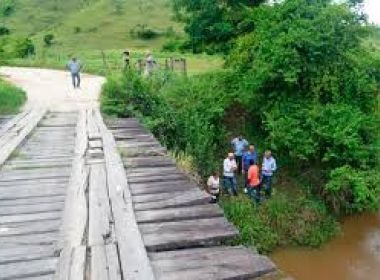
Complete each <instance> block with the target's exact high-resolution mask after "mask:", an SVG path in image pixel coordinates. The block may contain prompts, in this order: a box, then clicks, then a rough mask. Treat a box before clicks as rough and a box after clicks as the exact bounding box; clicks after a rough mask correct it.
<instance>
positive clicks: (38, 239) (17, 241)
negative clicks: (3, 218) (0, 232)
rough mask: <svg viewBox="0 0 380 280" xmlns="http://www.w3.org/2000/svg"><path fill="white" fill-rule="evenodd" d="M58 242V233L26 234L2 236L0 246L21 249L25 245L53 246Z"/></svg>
mask: <svg viewBox="0 0 380 280" xmlns="http://www.w3.org/2000/svg"><path fill="white" fill-rule="evenodd" d="M57 241H58V234H57V232H47V233H36V234H26V235H17V236H0V244H7V245H8V246H10V245H12V246H14V247H20V246H23V245H40V246H43V245H53V244H54V243H55V242H57Z"/></svg>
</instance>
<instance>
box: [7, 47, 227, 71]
mask: <svg viewBox="0 0 380 280" xmlns="http://www.w3.org/2000/svg"><path fill="white" fill-rule="evenodd" d="M103 54H104V59H103ZM153 54H154V56H155V58H156V59H157V61H158V63H159V65H160V67H164V65H165V59H166V58H170V57H175V58H178V57H183V58H186V61H187V68H188V74H189V75H194V74H200V73H205V72H209V71H212V70H217V69H220V68H221V67H223V59H222V58H221V57H220V56H210V55H205V54H204V55H202V54H201V55H192V54H180V53H165V52H159V51H157V52H153ZM72 55H73V53H70V52H67V53H59V52H56V51H55V50H50V49H47V50H45V51H43V52H39V53H37V55H35V56H31V57H29V58H25V59H11V60H9V61H8V63H10V64H11V65H15V66H28V67H45V68H53V69H64V68H65V65H66V63H67V61H68V59H69V58H70V57H71V56H72ZM143 55H144V53H143V52H142V51H132V64H133V63H135V62H136V61H137V59H139V58H142V57H143ZM75 56H77V57H78V58H79V59H80V60H81V62H82V63H83V64H84V71H85V72H88V73H93V74H100V75H109V74H112V73H116V72H120V70H121V69H122V68H123V66H124V64H123V60H122V50H121V49H119V50H117V49H116V50H105V51H99V50H83V51H78V52H76V53H75Z"/></svg>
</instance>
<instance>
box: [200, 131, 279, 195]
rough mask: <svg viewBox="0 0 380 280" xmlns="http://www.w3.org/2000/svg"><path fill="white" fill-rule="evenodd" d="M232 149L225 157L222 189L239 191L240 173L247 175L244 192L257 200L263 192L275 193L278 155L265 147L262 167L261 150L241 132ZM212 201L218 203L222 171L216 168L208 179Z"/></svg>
mask: <svg viewBox="0 0 380 280" xmlns="http://www.w3.org/2000/svg"><path fill="white" fill-rule="evenodd" d="M231 146H232V148H233V152H229V153H228V155H227V157H226V158H225V159H224V161H223V189H224V191H225V193H227V194H229V195H233V196H237V195H238V192H239V190H238V183H237V176H238V175H244V183H243V184H244V193H246V194H247V195H248V196H249V197H250V198H251V199H252V200H253V201H254V202H256V203H260V202H261V201H262V192H264V193H265V196H266V198H269V197H270V196H271V195H272V179H273V175H274V173H275V172H276V170H277V164H276V160H275V158H274V157H273V156H272V152H271V151H270V150H266V151H265V153H264V157H263V160H262V162H261V170H260V167H259V160H258V154H257V151H256V150H255V146H254V145H253V144H249V143H248V141H247V140H246V139H244V138H243V137H242V136H239V137H236V138H234V139H233V140H232V141H231ZM207 186H208V192H209V193H210V194H211V201H210V202H211V203H216V202H218V200H219V195H220V178H219V172H217V171H215V172H214V173H213V174H212V175H211V176H210V177H209V178H208V180H207Z"/></svg>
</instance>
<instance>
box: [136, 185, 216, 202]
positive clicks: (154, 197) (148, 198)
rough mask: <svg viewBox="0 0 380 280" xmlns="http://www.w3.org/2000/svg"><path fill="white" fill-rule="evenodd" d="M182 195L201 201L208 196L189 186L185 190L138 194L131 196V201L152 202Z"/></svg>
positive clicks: (177, 197) (179, 198)
mask: <svg viewBox="0 0 380 280" xmlns="http://www.w3.org/2000/svg"><path fill="white" fill-rule="evenodd" d="M182 197H193V198H199V199H200V200H201V201H203V200H204V199H205V198H208V197H209V195H207V194H204V192H201V191H200V190H199V189H194V188H191V189H189V190H186V191H178V192H176V191H172V192H170V193H157V194H146V195H138V196H134V197H133V202H134V203H135V204H139V203H154V202H163V201H167V200H171V199H178V200H180V201H181V200H182Z"/></svg>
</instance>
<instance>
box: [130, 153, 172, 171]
mask: <svg viewBox="0 0 380 280" xmlns="http://www.w3.org/2000/svg"><path fill="white" fill-rule="evenodd" d="M123 162H124V165H125V166H126V167H127V168H128V167H141V166H144V167H158V166H159V167H163V166H175V163H174V162H173V161H172V160H171V159H169V158H166V157H161V156H158V157H146V158H142V157H141V158H124V160H123Z"/></svg>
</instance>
